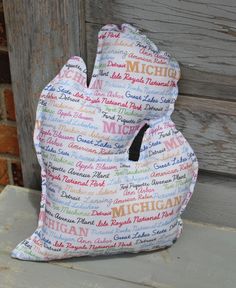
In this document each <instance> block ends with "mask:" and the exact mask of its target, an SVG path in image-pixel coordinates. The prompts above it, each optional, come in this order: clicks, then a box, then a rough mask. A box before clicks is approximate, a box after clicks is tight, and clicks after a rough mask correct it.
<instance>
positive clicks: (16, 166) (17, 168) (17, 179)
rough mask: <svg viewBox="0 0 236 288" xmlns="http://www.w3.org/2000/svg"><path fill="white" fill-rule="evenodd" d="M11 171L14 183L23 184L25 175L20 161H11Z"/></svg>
mask: <svg viewBox="0 0 236 288" xmlns="http://www.w3.org/2000/svg"><path fill="white" fill-rule="evenodd" d="M11 171H12V177H13V182H14V185H17V186H23V177H22V171H21V164H20V162H13V163H11Z"/></svg>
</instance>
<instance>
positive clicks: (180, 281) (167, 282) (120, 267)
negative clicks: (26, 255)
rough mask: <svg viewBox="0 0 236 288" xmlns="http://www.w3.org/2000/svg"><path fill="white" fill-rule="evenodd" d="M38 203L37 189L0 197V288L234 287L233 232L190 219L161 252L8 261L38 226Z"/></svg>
mask: <svg viewBox="0 0 236 288" xmlns="http://www.w3.org/2000/svg"><path fill="white" fill-rule="evenodd" d="M202 185H203V186H204V184H202ZM39 200H40V193H39V192H38V191H35V190H30V189H26V188H19V187H15V186H7V187H6V188H5V189H4V191H3V192H2V193H1V195H0V240H1V241H0V279H1V280H0V288H10V287H12V288H21V287H22V288H27V287H30V288H32V287H33V288H41V287H42V288H45V287H50V288H54V287H57V288H61V287H63V288H64V287H66V288H70V287H71V288H72V287H79V288H111V287H115V288H119V287H129V288H133V287H135V288H138V287H156V288H157V287H158V288H173V287H175V288H185V287H186V288H195V287H196V288H201V287H202V288H213V287H214V288H215V287H224V288H232V287H235V283H236V273H235V255H236V229H234V228H229V227H223V226H221V227H220V226H215V225H212V224H204V223H198V222H192V221H188V220H185V221H184V232H183V234H182V236H181V238H180V239H179V240H178V241H177V242H176V243H175V244H174V245H173V246H172V247H171V248H169V249H167V250H163V251H161V252H148V253H140V254H126V255H120V256H110V257H96V258H95V257H93V258H92V257H83V258H75V259H70V260H63V261H53V262H49V263H36V262H24V261H20V260H16V259H12V258H10V252H11V250H12V249H13V248H14V247H15V245H16V244H17V243H18V242H20V241H21V240H23V239H25V238H26V237H28V236H30V235H31V234H32V232H33V231H34V229H35V228H36V226H37V217H38V204H39Z"/></svg>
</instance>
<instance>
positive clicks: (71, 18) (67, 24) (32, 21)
mask: <svg viewBox="0 0 236 288" xmlns="http://www.w3.org/2000/svg"><path fill="white" fill-rule="evenodd" d="M3 4H4V13H5V21H6V27H7V38H8V48H9V56H10V67H11V77H12V86H13V91H14V100H15V105H16V117H17V127H18V136H19V144H20V153H21V162H22V170H23V178H24V185H25V186H26V187H30V188H39V187H40V167H39V165H38V161H37V158H36V154H35V150H34V147H33V138H32V137H33V129H34V123H35V112H36V106H37V103H38V96H39V94H40V92H41V90H42V89H43V87H44V86H45V85H46V84H47V83H48V82H49V81H50V80H51V79H52V78H53V77H54V76H55V75H56V74H57V73H58V72H59V69H60V67H61V66H62V65H63V64H64V63H65V62H66V60H67V59H68V58H69V57H70V56H72V55H80V56H82V57H86V55H85V53H86V52H85V51H86V49H85V28H84V27H85V20H84V1H83V0H70V1H67V0H60V1H57V0H50V1H49V0H41V1H34V0H11V1H8V0H4V1H3Z"/></svg>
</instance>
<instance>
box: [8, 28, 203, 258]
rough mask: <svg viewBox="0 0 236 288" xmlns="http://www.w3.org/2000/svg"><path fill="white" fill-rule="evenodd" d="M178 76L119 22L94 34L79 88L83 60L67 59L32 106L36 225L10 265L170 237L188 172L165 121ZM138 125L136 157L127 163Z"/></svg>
mask: <svg viewBox="0 0 236 288" xmlns="http://www.w3.org/2000/svg"><path fill="white" fill-rule="evenodd" d="M179 78H180V68H179V65H178V62H177V61H176V60H175V59H174V58H173V57H171V55H170V54H168V53H167V52H165V51H162V50H160V49H159V48H158V47H157V46H156V45H155V44H154V43H153V42H152V41H151V40H150V39H149V38H148V37H147V36H146V35H144V34H143V33H141V32H140V30H139V29H137V28H136V27H134V26H133V25H131V24H129V23H123V24H121V25H115V24H107V25H105V26H103V27H102V28H101V29H100V31H99V32H98V42H97V53H96V59H95V63H94V67H93V73H92V78H91V81H90V83H89V85H87V68H86V65H85V62H84V60H83V59H82V58H81V57H79V56H73V57H71V58H70V59H69V60H68V61H67V63H66V64H65V65H64V67H62V69H61V70H60V72H59V74H58V75H57V76H56V77H55V78H54V79H53V80H52V81H51V82H50V83H49V84H48V85H47V86H46V87H45V88H44V89H43V91H42V93H41V95H40V99H39V103H38V107H37V115H36V124H35V130H34V143H35V149H36V152H37V157H38V161H39V163H40V166H41V176H42V197H41V205H40V214H39V220H38V227H37V229H36V230H35V232H34V233H33V234H32V235H31V236H30V237H29V238H27V239H26V240H23V241H22V242H21V243H19V244H18V246H17V247H16V248H15V249H14V250H13V252H12V257H14V258H18V259H23V260H34V261H49V260H55V259H63V258H70V257H80V256H86V255H92V256H95V255H102V254H103V255H104V254H106V255H108V254H118V253H123V252H139V251H148V250H156V249H162V248H165V247H169V246H171V245H172V244H173V243H174V242H175V241H176V239H178V238H179V236H180V234H181V232H182V221H181V218H180V216H181V213H182V212H183V211H184V209H185V208H186V205H187V203H188V201H189V199H190V197H191V195H192V193H193V190H194V186H195V183H196V179H197V173H198V162H197V159H196V156H195V154H194V152H193V150H192V148H191V146H190V145H189V143H188V142H187V141H186V139H185V138H184V136H183V135H182V133H181V132H180V131H178V130H177V129H176V127H175V124H174V123H173V122H172V120H171V118H170V117H171V114H172V112H173V109H174V103H175V100H176V98H177V95H178V86H177V82H178V80H179ZM145 125H146V127H148V128H147V129H146V130H145V131H144V135H143V138H142V143H141V147H140V151H138V153H139V157H137V158H136V159H130V157H129V155H130V154H129V152H130V147H131V145H132V143H133V141H134V139H135V137H136V136H137V135H138V133H139V131H140V130H141V129H143V127H144V126H145ZM137 149H138V148H137Z"/></svg>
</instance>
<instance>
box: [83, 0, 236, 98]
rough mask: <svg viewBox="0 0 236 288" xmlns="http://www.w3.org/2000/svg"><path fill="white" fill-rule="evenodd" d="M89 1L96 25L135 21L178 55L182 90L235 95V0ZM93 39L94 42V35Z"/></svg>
mask: <svg viewBox="0 0 236 288" xmlns="http://www.w3.org/2000/svg"><path fill="white" fill-rule="evenodd" d="M85 3H86V21H87V22H89V23H92V24H94V23H95V24H97V27H99V26H102V25H104V24H106V23H122V22H129V23H133V24H134V25H135V26H137V27H138V28H140V29H142V30H143V32H144V33H145V34H146V35H148V36H149V37H150V39H151V40H153V41H154V42H155V43H156V44H157V45H158V46H159V47H160V48H161V49H163V50H168V52H170V53H171V54H172V55H173V56H175V57H176V58H177V59H178V61H179V62H180V64H181V70H182V80H181V82H180V93H182V94H189V95H205V96H209V97H212V98H222V99H231V100H234V101H236V93H235V91H236V81H235V76H236V57H235V48H236V28H235V20H236V13H235V12H236V2H235V1H232V0H226V1H224V2H222V1H220V0H211V1H209V0H197V1H191V0H185V1H179V0H171V1H168V2H167V1H165V0H155V1H151V0H147V1H145V4H144V1H143V0H129V1H127V0H116V1H109V0H95V1H94V0H88V1H85ZM95 26H96V25H94V26H93V27H95ZM89 28H90V27H89V26H88V29H89ZM96 30H98V29H96ZM92 39H93V43H94V39H96V37H95V38H94V36H92ZM88 47H89V46H88ZM212 84H213V85H212Z"/></svg>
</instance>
